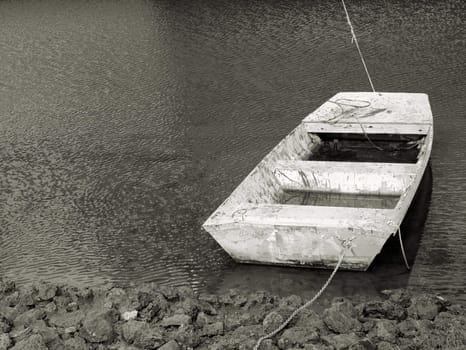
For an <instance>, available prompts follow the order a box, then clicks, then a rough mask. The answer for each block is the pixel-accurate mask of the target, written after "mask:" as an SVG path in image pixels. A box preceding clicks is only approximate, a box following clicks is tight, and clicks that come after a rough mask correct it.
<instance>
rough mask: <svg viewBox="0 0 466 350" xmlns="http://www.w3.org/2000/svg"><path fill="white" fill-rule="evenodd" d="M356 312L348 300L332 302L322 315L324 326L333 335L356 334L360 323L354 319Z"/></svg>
mask: <svg viewBox="0 0 466 350" xmlns="http://www.w3.org/2000/svg"><path fill="white" fill-rule="evenodd" d="M355 316H356V310H355V308H354V306H353V305H352V304H351V302H349V301H348V300H343V301H339V302H334V303H333V304H332V305H331V306H330V307H329V308H328V309H326V310H325V311H324V313H323V321H324V323H325V325H326V326H327V327H328V328H329V329H330V330H332V331H333V332H335V333H342V334H344V333H349V332H351V331H353V332H357V331H359V330H360V329H361V323H360V322H359V321H358V320H357V319H355Z"/></svg>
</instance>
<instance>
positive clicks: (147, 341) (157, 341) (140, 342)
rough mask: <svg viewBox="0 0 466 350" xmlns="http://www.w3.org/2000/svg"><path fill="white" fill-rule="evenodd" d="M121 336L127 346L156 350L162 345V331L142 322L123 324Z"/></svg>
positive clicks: (132, 321)
mask: <svg viewBox="0 0 466 350" xmlns="http://www.w3.org/2000/svg"><path fill="white" fill-rule="evenodd" d="M121 335H122V337H123V339H124V340H126V341H127V342H128V343H129V344H134V345H135V346H137V347H140V348H143V349H156V348H157V347H159V346H161V345H162V344H163V343H164V340H163V331H162V329H160V328H158V327H154V326H152V325H149V324H148V323H146V322H144V321H136V320H130V321H128V322H126V323H124V324H123V325H122V326H121Z"/></svg>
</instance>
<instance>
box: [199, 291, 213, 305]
mask: <svg viewBox="0 0 466 350" xmlns="http://www.w3.org/2000/svg"><path fill="white" fill-rule="evenodd" d="M198 299H199V300H200V301H203V302H207V303H209V304H211V305H214V306H215V305H217V304H218V296H217V295H215V294H208V293H201V294H200V295H199V297H198Z"/></svg>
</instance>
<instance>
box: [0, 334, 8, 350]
mask: <svg viewBox="0 0 466 350" xmlns="http://www.w3.org/2000/svg"><path fill="white" fill-rule="evenodd" d="M10 346H11V339H10V336H9V335H8V334H0V350H7V349H8V348H9V347H10Z"/></svg>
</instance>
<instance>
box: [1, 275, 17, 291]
mask: <svg viewBox="0 0 466 350" xmlns="http://www.w3.org/2000/svg"><path fill="white" fill-rule="evenodd" d="M15 288H16V285H15V282H13V281H12V280H10V279H8V278H3V277H0V294H8V293H11V292H13V291H14V290H15Z"/></svg>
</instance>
